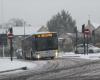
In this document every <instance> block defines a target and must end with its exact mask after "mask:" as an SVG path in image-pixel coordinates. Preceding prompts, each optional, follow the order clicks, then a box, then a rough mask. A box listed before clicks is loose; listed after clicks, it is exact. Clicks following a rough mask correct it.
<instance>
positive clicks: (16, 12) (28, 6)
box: [0, 0, 100, 28]
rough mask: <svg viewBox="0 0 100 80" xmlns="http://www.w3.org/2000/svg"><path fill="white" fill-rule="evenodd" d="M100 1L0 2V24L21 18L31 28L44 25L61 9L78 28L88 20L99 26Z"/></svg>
mask: <svg viewBox="0 0 100 80" xmlns="http://www.w3.org/2000/svg"><path fill="white" fill-rule="evenodd" d="M99 8H100V0H0V23H1V22H7V21H8V20H9V19H11V18H21V19H24V20H25V21H27V22H28V23H30V24H32V25H33V26H37V27H38V26H41V25H46V22H47V21H48V20H50V19H51V17H52V16H53V15H55V14H57V13H58V12H60V11H61V10H62V9H64V10H66V11H69V12H70V13H71V16H72V17H73V19H75V20H76V23H77V26H78V28H80V27H81V25H82V24H84V23H85V24H87V21H88V19H89V16H90V19H91V21H92V22H93V23H97V24H100V9H99Z"/></svg>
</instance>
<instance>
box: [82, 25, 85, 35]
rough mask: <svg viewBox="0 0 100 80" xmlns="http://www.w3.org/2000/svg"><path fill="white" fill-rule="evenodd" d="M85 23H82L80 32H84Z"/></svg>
mask: <svg viewBox="0 0 100 80" xmlns="http://www.w3.org/2000/svg"><path fill="white" fill-rule="evenodd" d="M84 29H85V24H83V25H82V33H84Z"/></svg>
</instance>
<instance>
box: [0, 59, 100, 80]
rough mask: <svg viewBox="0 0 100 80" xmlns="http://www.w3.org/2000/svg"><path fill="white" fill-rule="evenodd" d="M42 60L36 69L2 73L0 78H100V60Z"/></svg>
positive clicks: (86, 79) (70, 79)
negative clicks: (42, 62)
mask: <svg viewBox="0 0 100 80" xmlns="http://www.w3.org/2000/svg"><path fill="white" fill-rule="evenodd" d="M44 61H46V62H47V64H45V65H42V66H41V64H40V63H39V62H40V61H36V63H37V64H38V66H37V68H36V70H26V71H21V72H16V73H10V74H0V80H100V60H86V59H78V58H58V59H55V60H44Z"/></svg>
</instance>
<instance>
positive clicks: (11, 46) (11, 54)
mask: <svg viewBox="0 0 100 80" xmlns="http://www.w3.org/2000/svg"><path fill="white" fill-rule="evenodd" d="M12 38H13V30H12V28H9V33H8V39H9V40H10V56H11V61H12V60H13V45H12Z"/></svg>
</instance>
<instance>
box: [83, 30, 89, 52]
mask: <svg viewBox="0 0 100 80" xmlns="http://www.w3.org/2000/svg"><path fill="white" fill-rule="evenodd" d="M84 34H85V35H86V39H87V54H88V43H89V41H88V36H89V35H90V30H89V29H84Z"/></svg>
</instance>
